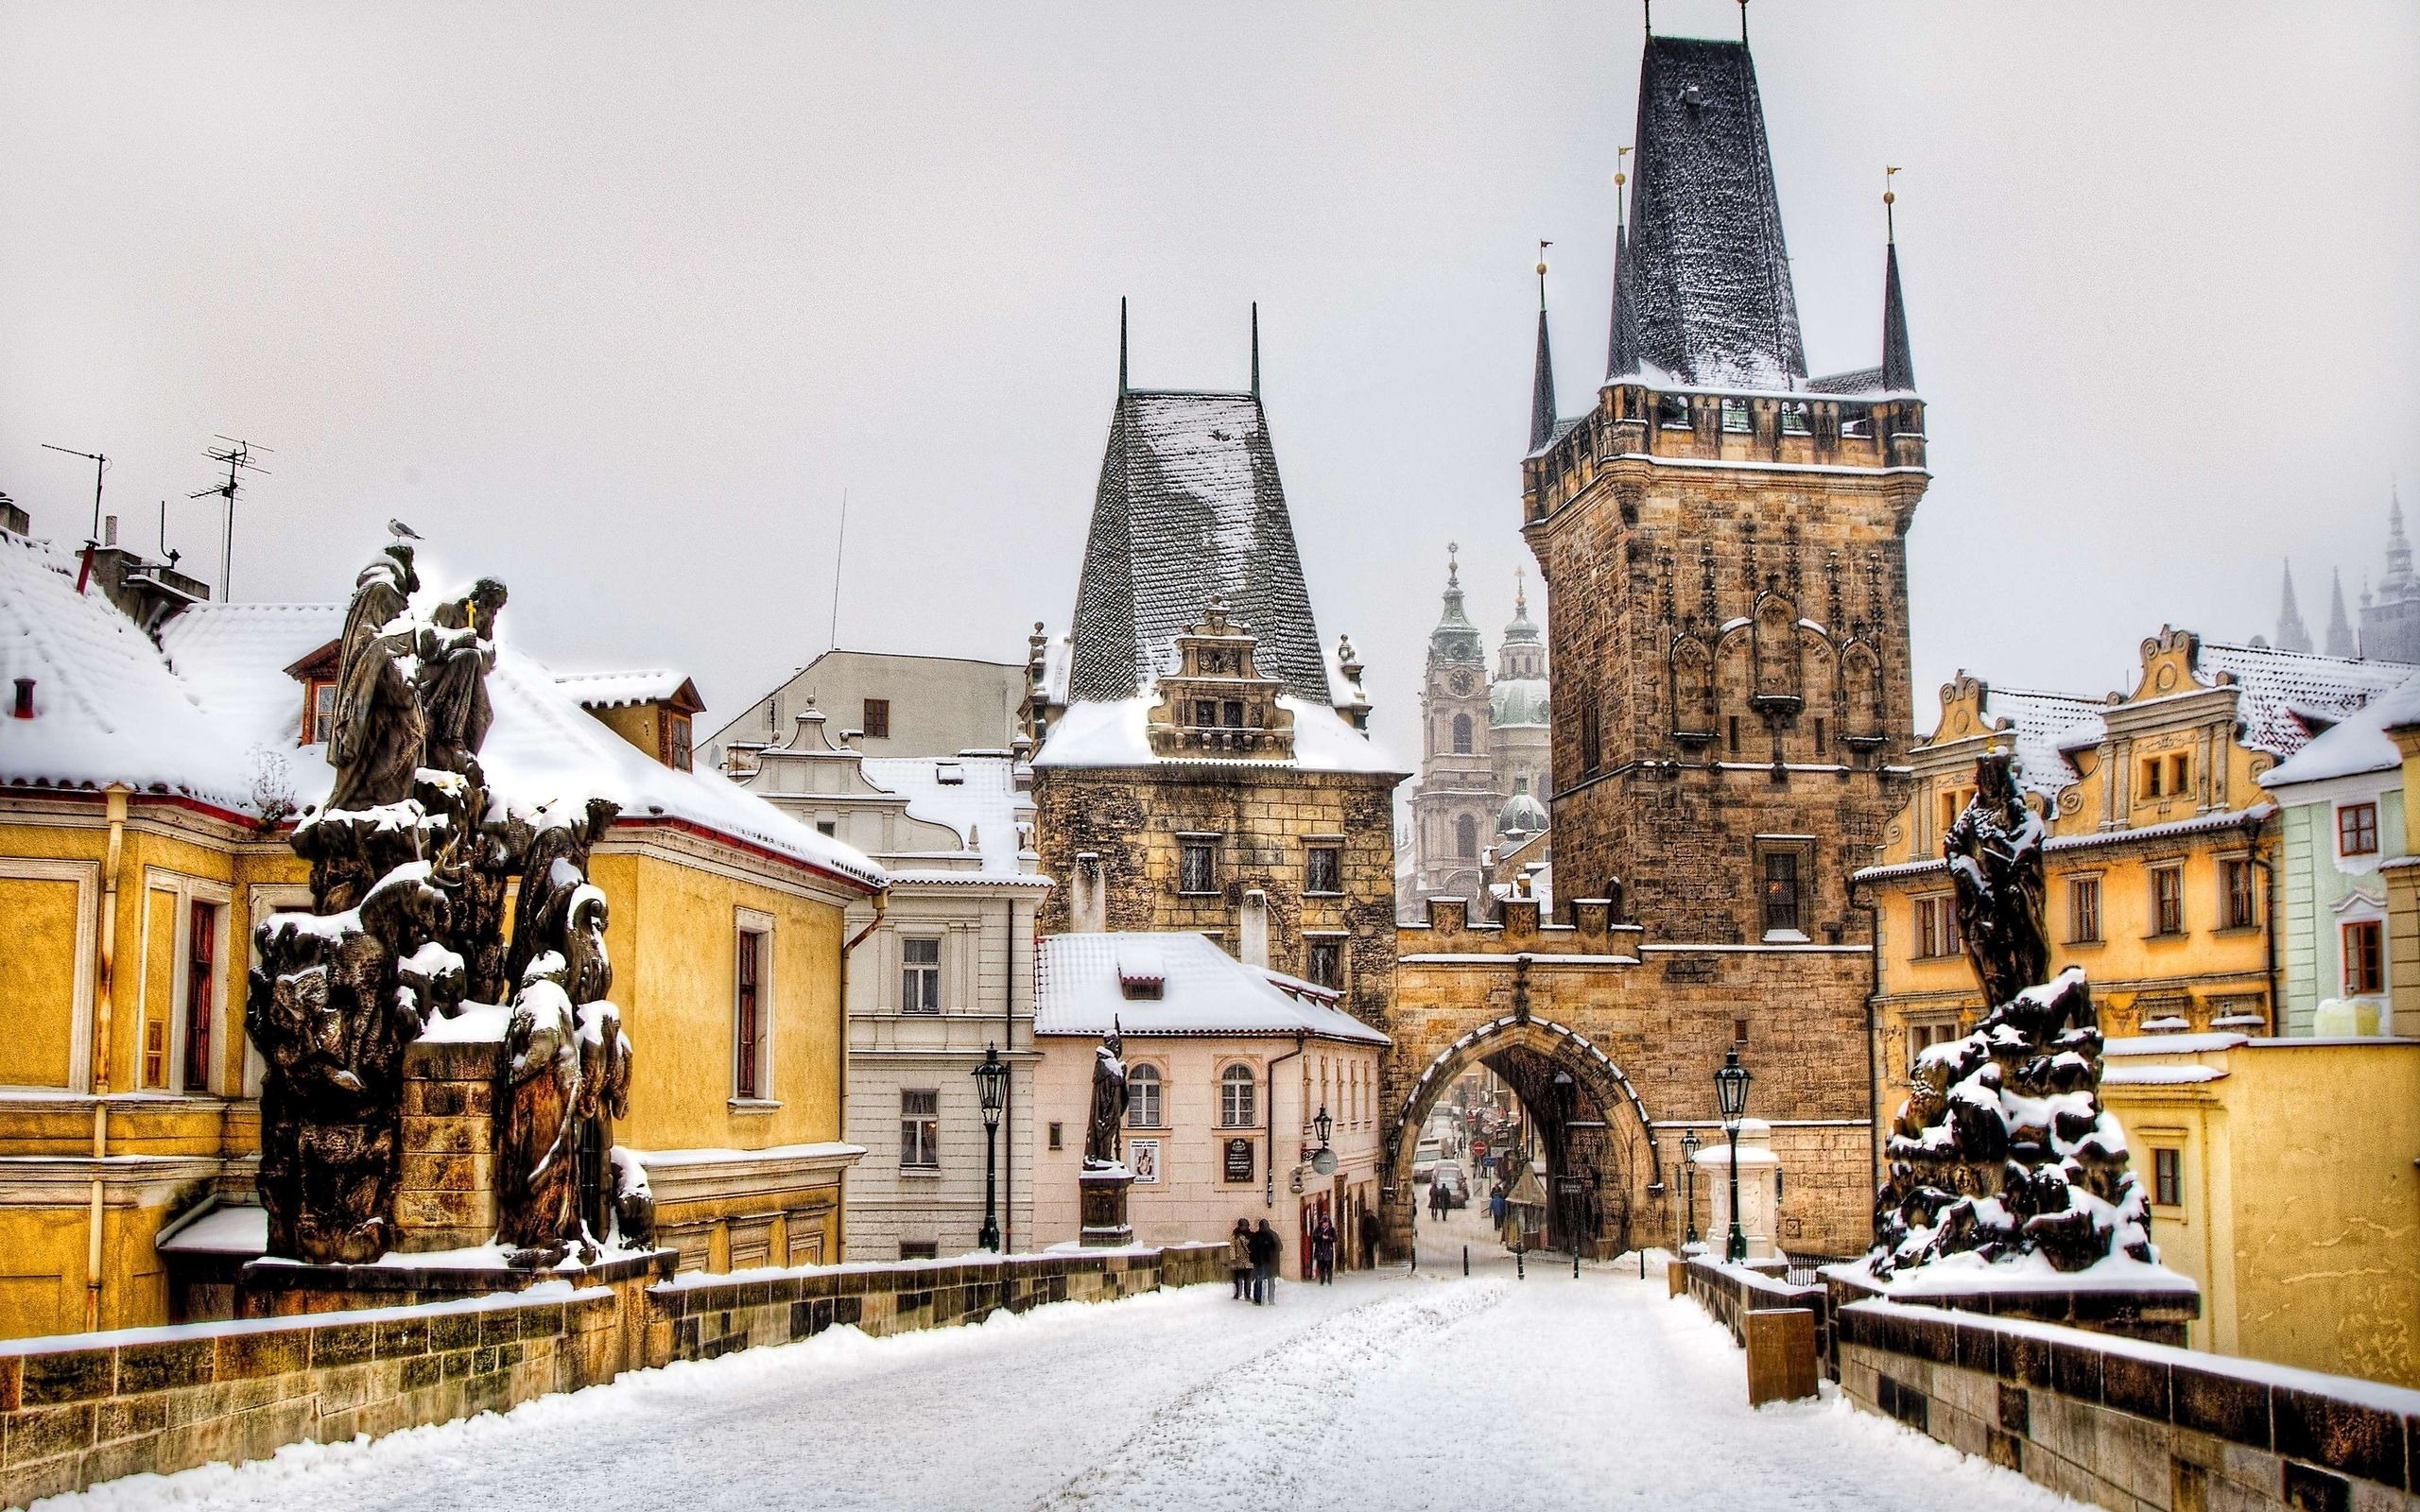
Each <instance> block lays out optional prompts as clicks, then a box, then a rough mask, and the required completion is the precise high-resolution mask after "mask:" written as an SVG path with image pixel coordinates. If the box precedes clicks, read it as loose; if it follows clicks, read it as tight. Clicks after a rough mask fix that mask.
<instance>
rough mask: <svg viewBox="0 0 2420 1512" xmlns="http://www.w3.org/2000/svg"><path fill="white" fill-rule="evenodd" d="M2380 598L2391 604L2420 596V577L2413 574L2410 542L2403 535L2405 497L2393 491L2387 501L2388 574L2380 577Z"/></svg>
mask: <svg viewBox="0 0 2420 1512" xmlns="http://www.w3.org/2000/svg"><path fill="white" fill-rule="evenodd" d="M2378 597H2380V598H2381V599H2384V600H2385V601H2387V602H2388V603H2394V602H2396V601H2398V600H2401V599H2407V598H2420V579H2415V578H2414V577H2413V576H2411V541H2408V540H2406V539H2405V538H2404V534H2403V499H2402V497H2401V495H2400V494H2399V493H2395V492H2390V493H2388V495H2387V504H2386V576H2383V577H2381V578H2379V579H2378Z"/></svg>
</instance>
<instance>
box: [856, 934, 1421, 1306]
mask: <svg viewBox="0 0 2420 1512" xmlns="http://www.w3.org/2000/svg"><path fill="white" fill-rule="evenodd" d="M1040 965H1041V987H1040V1002H1041V1008H1040V1013H1039V1016H1038V1018H1037V1021H1036V1025H1035V1043H1036V1044H1037V1045H1038V1046H1040V1048H1041V1052H1042V1057H1041V1066H1040V1069H1039V1070H1038V1071H1037V1072H1036V1074H1035V1076H1034V1100H1035V1116H1036V1117H1037V1118H1038V1119H1039V1120H1040V1121H1041V1125H1042V1128H1041V1139H1040V1141H1039V1142H1038V1143H1037V1146H1036V1149H1035V1152H1034V1158H1033V1162H1032V1163H1033V1167H1034V1172H1035V1175H1036V1176H1037V1177H1039V1178H1040V1181H1041V1185H1040V1188H1039V1190H1038V1194H1037V1196H1036V1198H1035V1201H1034V1220H1035V1224H1036V1226H1037V1229H1036V1237H1037V1238H1038V1240H1039V1241H1040V1243H1041V1244H1042V1245H1045V1246H1046V1245H1051V1244H1066V1243H1073V1242H1074V1241H1075V1240H1076V1239H1077V1238H1078V1228H1079V1216H1078V1211H1077V1182H1076V1177H1077V1175H1078V1173H1079V1172H1080V1171H1081V1170H1082V1168H1083V1157H1084V1131H1085V1128H1086V1126H1087V1125H1088V1123H1089V1120H1090V1112H1091V1108H1092V1087H1093V1059H1094V1051H1095V1049H1096V1048H1097V1047H1098V1045H1099V1044H1100V1042H1101V1037H1102V1036H1103V1035H1105V1034H1107V1033H1108V1032H1109V1030H1110V1027H1111V1025H1112V1023H1113V1022H1115V1025H1116V1026H1117V1028H1118V1030H1119V1032H1120V1033H1121V1035H1122V1036H1123V1037H1124V1042H1125V1047H1126V1074H1127V1092H1128V1102H1127V1109H1126V1130H1125V1147H1124V1151H1123V1153H1124V1156H1125V1160H1126V1166H1127V1169H1128V1170H1130V1171H1132V1173H1133V1174H1134V1184H1133V1185H1132V1187H1130V1188H1129V1189H1128V1192H1127V1211H1126V1216H1127V1222H1128V1223H1129V1224H1131V1225H1132V1228H1133V1229H1134V1238H1135V1241H1136V1243H1138V1244H1147V1245H1161V1244H1174V1243H1178V1242H1181V1241H1184V1240H1189V1239H1190V1240H1223V1239H1225V1238H1226V1237H1227V1234H1228V1231H1229V1230H1230V1229H1234V1228H1235V1225H1236V1219H1238V1218H1248V1219H1251V1220H1253V1222H1255V1223H1257V1222H1258V1221H1259V1220H1261V1219H1263V1218H1267V1219H1268V1220H1269V1222H1270V1226H1271V1228H1273V1229H1276V1230H1277V1232H1278V1234H1279V1236H1280V1237H1282V1238H1283V1239H1284V1240H1285V1242H1286V1252H1285V1258H1284V1260H1283V1262H1282V1274H1284V1275H1286V1276H1289V1277H1300V1276H1301V1274H1302V1272H1303V1267H1304V1262H1305V1257H1306V1253H1307V1251H1306V1248H1305V1243H1306V1242H1305V1233H1306V1232H1307V1231H1308V1229H1309V1228H1310V1225H1311V1222H1312V1220H1313V1219H1314V1218H1315V1217H1316V1216H1317V1215H1318V1214H1319V1213H1321V1212H1325V1213H1326V1214H1327V1215H1328V1216H1329V1217H1330V1218H1332V1219H1333V1220H1334V1221H1335V1223H1336V1227H1337V1232H1338V1233H1339V1235H1340V1237H1341V1239H1342V1244H1341V1245H1340V1246H1339V1253H1338V1264H1339V1266H1340V1267H1342V1266H1348V1265H1355V1264H1359V1263H1363V1261H1364V1256H1363V1252H1362V1248H1361V1245H1360V1243H1359V1231H1360V1217H1361V1214H1363V1213H1364V1212H1371V1211H1375V1209H1376V1206H1377V1198H1378V1185H1377V1183H1378V1177H1377V1165H1378V1143H1379V1132H1378V1121H1379V1107H1378V1057H1379V1056H1380V1055H1381V1054H1382V1053H1384V1051H1385V1050H1386V1047H1387V1037H1386V1036H1385V1035H1383V1034H1381V1033H1379V1032H1378V1031H1377V1030H1375V1029H1373V1028H1371V1027H1370V1026H1369V1025H1368V1024H1365V1023H1363V1022H1361V1021H1359V1020H1358V1019H1356V1018H1354V1017H1353V1016H1352V1015H1351V1014H1349V1013H1346V1012H1345V1011H1343V1010H1342V1009H1341V1008H1340V1007H1338V1006H1337V1005H1336V1004H1337V994H1336V993H1335V992H1333V991H1331V990H1329V989H1327V988H1322V987H1318V986H1316V985H1314V984H1312V983H1309V982H1305V981H1303V980H1301V979H1300V978H1297V977H1291V976H1288V975H1286V974H1285V973H1283V972H1280V971H1270V970H1269V969H1267V968H1266V967H1256V966H1249V965H1246V964H1245V963H1243V962H1241V961H1238V960H1236V958H1235V957H1234V956H1232V955H1229V954H1227V953H1226V952H1224V951H1222V950H1220V949H1219V947H1218V946H1217V945H1216V944H1214V943H1212V942H1211V941H1210V940H1209V939H1208V938H1207V937H1205V936H1201V935H1196V934H1187V933H1169V934H1143V933H1132V934H1088V935H1053V936H1050V937H1049V938H1047V939H1046V940H1044V941H1043V942H1042V955H1041V961H1040ZM1322 1111H1325V1113H1326V1114H1327V1116H1328V1119H1329V1127H1328V1143H1327V1150H1328V1153H1329V1155H1331V1156H1332V1157H1333V1158H1334V1162H1335V1163H1334V1165H1333V1167H1332V1169H1330V1170H1329V1171H1327V1172H1326V1173H1324V1174H1322V1173H1321V1172H1320V1171H1319V1169H1318V1166H1319V1164H1321V1163H1324V1162H1322V1161H1321V1160H1319V1159H1318V1157H1319V1152H1320V1149H1321V1144H1320V1140H1319V1136H1318V1133H1317V1128H1316V1120H1317V1119H1318V1117H1319V1115H1320V1113H1321V1112H1322ZM866 1163H867V1164H872V1163H873V1160H872V1159H871V1158H869V1160H867V1162H866Z"/></svg>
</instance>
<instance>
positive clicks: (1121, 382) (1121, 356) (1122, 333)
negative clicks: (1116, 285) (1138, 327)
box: [1117, 294, 1126, 394]
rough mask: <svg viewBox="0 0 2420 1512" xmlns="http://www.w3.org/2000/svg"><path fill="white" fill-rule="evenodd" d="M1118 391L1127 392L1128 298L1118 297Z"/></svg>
mask: <svg viewBox="0 0 2420 1512" xmlns="http://www.w3.org/2000/svg"><path fill="white" fill-rule="evenodd" d="M1117 391H1118V392H1119V393H1121V394H1123V393H1124V392H1126V296H1125V295H1123V294H1121V295H1119V296H1118V297H1117Z"/></svg>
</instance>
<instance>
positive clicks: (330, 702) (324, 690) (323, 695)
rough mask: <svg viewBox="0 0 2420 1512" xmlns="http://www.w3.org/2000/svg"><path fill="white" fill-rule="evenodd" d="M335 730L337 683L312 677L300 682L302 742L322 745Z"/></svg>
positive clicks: (306, 744) (307, 744) (310, 744)
mask: <svg viewBox="0 0 2420 1512" xmlns="http://www.w3.org/2000/svg"><path fill="white" fill-rule="evenodd" d="M336 730H337V685H336V684H335V683H334V682H332V681H328V682H323V681H321V680H320V679H318V678H313V679H310V680H309V681H308V682H305V683H303V684H302V744H303V745H305V746H324V745H326V744H327V742H328V738H329V737H330V736H331V735H334V734H335V733H336Z"/></svg>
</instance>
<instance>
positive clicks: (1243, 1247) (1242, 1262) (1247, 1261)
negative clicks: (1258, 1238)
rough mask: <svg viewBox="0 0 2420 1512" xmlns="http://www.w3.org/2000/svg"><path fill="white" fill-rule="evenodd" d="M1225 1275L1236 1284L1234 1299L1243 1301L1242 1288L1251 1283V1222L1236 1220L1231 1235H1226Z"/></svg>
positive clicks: (1243, 1219) (1244, 1219) (1246, 1219)
mask: <svg viewBox="0 0 2420 1512" xmlns="http://www.w3.org/2000/svg"><path fill="white" fill-rule="evenodd" d="M1227 1274H1228V1275H1229V1276H1230V1277H1231V1278H1233V1279H1234V1280H1235V1283H1236V1300H1237V1301H1241V1300H1243V1295H1244V1288H1245V1287H1246V1286H1247V1285H1249V1284H1251V1281H1252V1221H1251V1220H1250V1219H1248V1218H1238V1219H1236V1228H1235V1231H1234V1232H1233V1233H1230V1234H1229V1235H1227Z"/></svg>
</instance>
